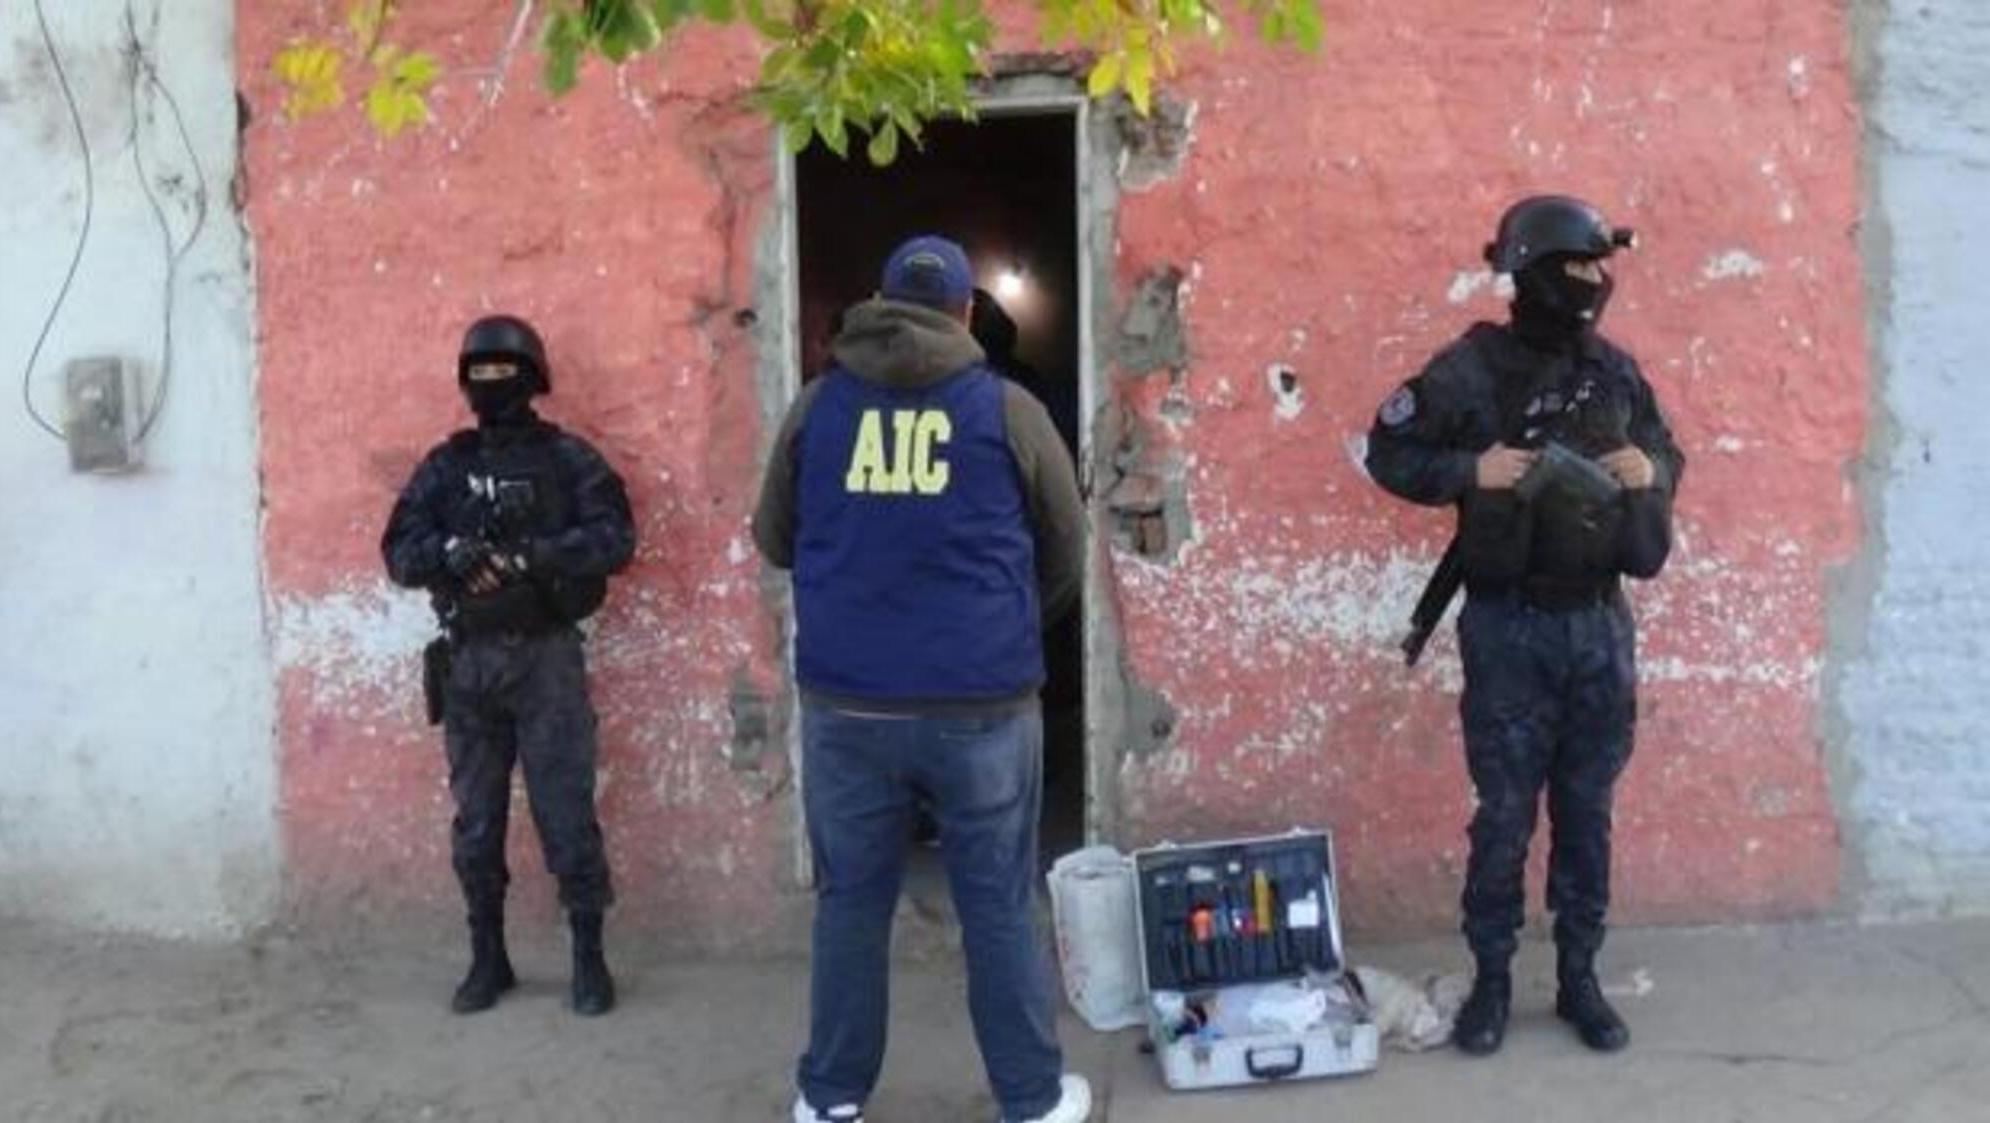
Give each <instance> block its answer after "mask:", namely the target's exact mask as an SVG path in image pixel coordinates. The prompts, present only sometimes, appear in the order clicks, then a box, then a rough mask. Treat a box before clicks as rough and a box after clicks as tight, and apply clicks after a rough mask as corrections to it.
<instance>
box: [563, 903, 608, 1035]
mask: <svg viewBox="0 0 1990 1123" xmlns="http://www.w3.org/2000/svg"><path fill="white" fill-rule="evenodd" d="M570 919H571V922H572V924H573V936H574V982H573V1007H574V1013H576V1014H582V1015H585V1016H587V1017H594V1016H596V1015H599V1014H606V1013H607V1012H608V1011H610V1010H613V1009H614V1008H615V980H614V979H613V978H612V977H610V976H609V974H608V961H607V960H606V959H604V958H603V957H602V955H601V914H600V913H598V912H576V913H574V914H573V915H572V917H571V918H570Z"/></svg>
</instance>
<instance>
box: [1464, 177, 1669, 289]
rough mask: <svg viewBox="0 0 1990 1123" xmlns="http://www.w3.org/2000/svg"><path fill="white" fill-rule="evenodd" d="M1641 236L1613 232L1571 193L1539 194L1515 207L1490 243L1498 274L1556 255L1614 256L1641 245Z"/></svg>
mask: <svg viewBox="0 0 1990 1123" xmlns="http://www.w3.org/2000/svg"><path fill="white" fill-rule="evenodd" d="M1637 242H1638V238H1637V235H1636V234H1635V233H1633V232H1631V231H1629V230H1621V229H1614V228H1612V227H1611V225H1610V224H1609V223H1608V222H1605V221H1604V220H1603V213H1602V212H1601V211H1599V210H1597V209H1596V208H1595V207H1592V206H1590V205H1589V204H1588V203H1585V202H1583V201H1582V200H1581V199H1574V198H1570V197H1569V196H1567V195H1536V196H1535V197H1533V198H1531V199H1522V200H1521V201H1520V202H1518V203H1515V204H1514V205H1513V206H1512V207H1511V208H1509V209H1508V210H1507V212H1506V215H1505V216H1504V217H1502V218H1501V219H1500V220H1499V236H1498V238H1497V239H1496V240H1494V241H1492V242H1489V243H1487V244H1486V264H1488V265H1490V266H1492V269H1493V272H1495V273H1518V272H1520V271H1521V270H1522V269H1525V268H1527V267H1528V266H1529V265H1532V264H1533V263H1535V262H1536V261H1539V260H1541V259H1542V258H1546V257H1553V256H1555V255H1557V254H1566V255H1568V256H1571V257H1591V258H1603V257H1609V256H1610V255H1611V254H1613V253H1616V252H1617V251H1618V250H1620V249H1630V248H1631V247H1632V246H1635V245H1637Z"/></svg>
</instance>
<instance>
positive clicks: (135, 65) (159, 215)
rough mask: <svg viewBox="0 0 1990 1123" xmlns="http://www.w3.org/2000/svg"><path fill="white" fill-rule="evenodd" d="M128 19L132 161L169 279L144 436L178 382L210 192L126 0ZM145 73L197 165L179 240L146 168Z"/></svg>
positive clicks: (141, 435) (184, 123) (204, 172)
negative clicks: (189, 272)
mask: <svg viewBox="0 0 1990 1123" xmlns="http://www.w3.org/2000/svg"><path fill="white" fill-rule="evenodd" d="M153 15H154V19H155V24H154V27H155V30H156V27H157V24H156V19H157V16H158V10H157V9H155V10H154V12H153ZM124 19H125V34H126V35H127V37H128V38H129V43H128V44H127V49H128V50H129V51H130V52H131V62H132V67H131V134H130V138H131V160H132V165H133V166H134V167H135V168H137V169H138V185H139V187H140V189H142V190H143V191H144V192H145V201H146V203H148V204H149V205H150V206H151V208H152V217H153V218H154V219H155V220H157V222H158V223H159V236H160V238H161V240H162V242H163V244H164V245H165V247H166V281H165V291H164V294H163V305H164V312H163V314H162V323H161V327H160V332H159V335H160V344H159V389H158V391H157V392H156V393H155V394H154V395H153V398H152V406H151V408H150V409H148V410H146V412H145V418H144V420H143V421H142V422H141V423H140V424H139V427H138V439H139V440H141V441H142V440H144V439H145V438H146V437H147V436H149V435H151V432H152V425H153V423H154V422H156V421H158V420H159V414H160V412H161V411H163V410H164V409H165V408H166V395H167V393H168V391H169V390H170V389H171V388H172V384H173V319H174V316H173V313H174V309H175V305H176V302H177V299H178V295H179V278H180V263H181V262H183V261H185V260H186V257H187V253H188V251H189V250H191V249H192V248H193V244H194V242H196V241H198V240H199V238H200V235H201V232H202V231H204V230H205V229H206V228H207V215H208V193H207V170H206V169H205V168H203V167H202V166H201V163H200V154H199V153H198V152H197V151H195V149H194V144H193V137H192V136H191V135H190V134H189V133H188V131H187V120H186V115H185V114H183V113H182V112H181V111H180V103H179V99H178V98H175V97H174V96H173V91H172V90H170V89H168V88H167V87H166V84H165V83H164V82H162V81H160V79H159V70H158V67H157V66H156V65H155V64H154V63H153V61H152V56H151V55H150V54H148V53H147V52H146V49H145V45H144V44H143V43H142V42H140V40H139V38H138V23H137V17H136V16H135V15H134V14H133V12H132V8H131V5H130V4H129V3H127V4H126V5H125V9H124ZM141 79H142V80H143V81H144V82H146V83H149V84H150V85H151V87H152V90H153V91H154V92H155V93H156V94H157V95H158V96H159V97H160V98H161V99H162V100H164V101H165V103H166V108H167V110H168V111H169V112H171V113H172V115H173V127H174V129H175V130H176V131H177V132H178V134H179V138H180V144H181V146H182V147H183V148H185V149H186V153H187V162H188V163H189V164H190V165H192V167H193V174H194V195H193V200H194V222H193V229H191V230H189V231H188V232H187V236H186V239H185V240H184V241H182V242H180V243H179V244H178V245H175V244H174V243H173V227H172V223H171V222H169V221H168V220H167V218H166V208H165V205H164V204H163V203H161V202H160V201H159V196H158V194H157V193H156V192H154V191H153V189H152V177H151V175H150V174H149V173H148V172H147V171H146V168H145V152H144V146H143V145H141V144H140V143H139V136H138V87H139V85H140V82H141Z"/></svg>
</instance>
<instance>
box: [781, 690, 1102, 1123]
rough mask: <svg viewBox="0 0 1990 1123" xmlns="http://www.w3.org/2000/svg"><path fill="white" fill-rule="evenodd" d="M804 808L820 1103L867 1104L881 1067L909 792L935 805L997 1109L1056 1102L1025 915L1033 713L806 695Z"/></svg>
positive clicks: (1035, 937) (1047, 1004)
mask: <svg viewBox="0 0 1990 1123" xmlns="http://www.w3.org/2000/svg"><path fill="white" fill-rule="evenodd" d="M802 783H803V790H804V799H803V804H804V807H805V808H806V810H807V814H808V837H809V843H810V845H811V846H812V847H813V848H814V851H815V874H816V907H815V954H814V958H813V960H812V964H811V966H812V973H813V980H812V986H811V1004H812V1013H811V1017H810V1027H809V1044H808V1052H806V1053H804V1054H802V1058H801V1064H800V1066H799V1071H798V1073H797V1081H798V1083H799V1084H800V1085H801V1091H802V1095H803V1096H804V1097H805V1098H806V1099H807V1100H808V1102H809V1104H810V1105H811V1106H813V1107H815V1108H816V1109H817V1110H825V1109H828V1108H833V1107H836V1106H838V1105H841V1104H859V1105H861V1104H863V1103H864V1102H865V1101H866V1100H868V1099H869V1098H870V1094H871V1090H872V1089H873V1088H874V1087H875V1086H876V1084H877V1078H878V1070H879V1069H880V1068H881V1067H882V1066H883V1064H884V1045H885V1025H886V1021H887V1019H888V1013H889V989H890V971H891V963H890V955H891V921H892V914H893V913H894V912H895V911H896V909H897V904H898V889H899V881H900V878H901V875H902V874H903V873H904V868H905V848H906V841H907V837H908V835H909V833H910V830H911V825H912V809H913V802H914V799H915V798H916V797H917V796H921V795H923V796H925V797H926V798H927V799H929V800H931V801H932V806H933V814H934V817H935V818H936V819H938V820H939V826H940V840H941V842H940V845H941V850H940V853H941V855H942V857H943V858H944V859H945V861H946V867H947V880H948V882H949V884H950V885H951V887H952V889H953V898H954V909H955V911H956V912H958V913H959V914H960V925H961V943H962V945H963V947H964V950H965V951H966V953H967V1001H968V1010H969V1013H970V1014H971V1016H972V1017H973V1019H974V1036H975V1040H976V1041H977V1042H978V1043H979V1044H980V1046H981V1059H982V1063H983V1064H984V1065H985V1066H986V1068H987V1071H988V1083H989V1085H990V1087H992V1088H993V1089H994V1092H995V1098H996V1100H997V1101H998V1102H999V1103H1000V1104H1001V1105H1002V1114H1003V1118H1005V1119H1010V1120H1019V1119H1030V1118H1034V1117H1035V1116H1039V1115H1043V1114H1045V1113H1047V1112H1049V1111H1050V1109H1051V1108H1052V1107H1054V1106H1056V1104H1057V1099H1058V1093H1059V1087H1058V1078H1059V1077H1060V1076H1061V1075H1062V1073H1063V1070H1064V1058H1063V1054H1062V1053H1061V1052H1060V1050H1059V1049H1058V1046H1057V1029H1056V1017H1055V1014H1054V1012H1053V1007H1052V1002H1051V981H1050V963H1049V959H1048V957H1047V955H1046V948H1045V944H1044V941H1043V940H1042V939H1041V938H1040V937H1039V933H1038V930H1037V926H1036V919H1035V918H1036V912H1035V908H1034V904H1035V888H1036V873H1037V868H1036V867H1037V853H1036V840H1037V819H1038V815H1039V813H1040V807H1041V804H1042V801H1043V718H1042V715H1041V713H1040V711H1039V710H1038V709H1037V707H1036V706H1035V705H1034V704H1032V705H1031V706H1030V708H1029V709H1028V710H1027V711H1025V712H1020V713H1013V714H1005V715H1000V716H993V717H915V716H883V715H874V716H866V715H858V714H852V713H846V712H842V711H839V710H835V709H831V708H829V707H827V706H824V705H821V704H818V703H814V702H804V704H803V707H802Z"/></svg>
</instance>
